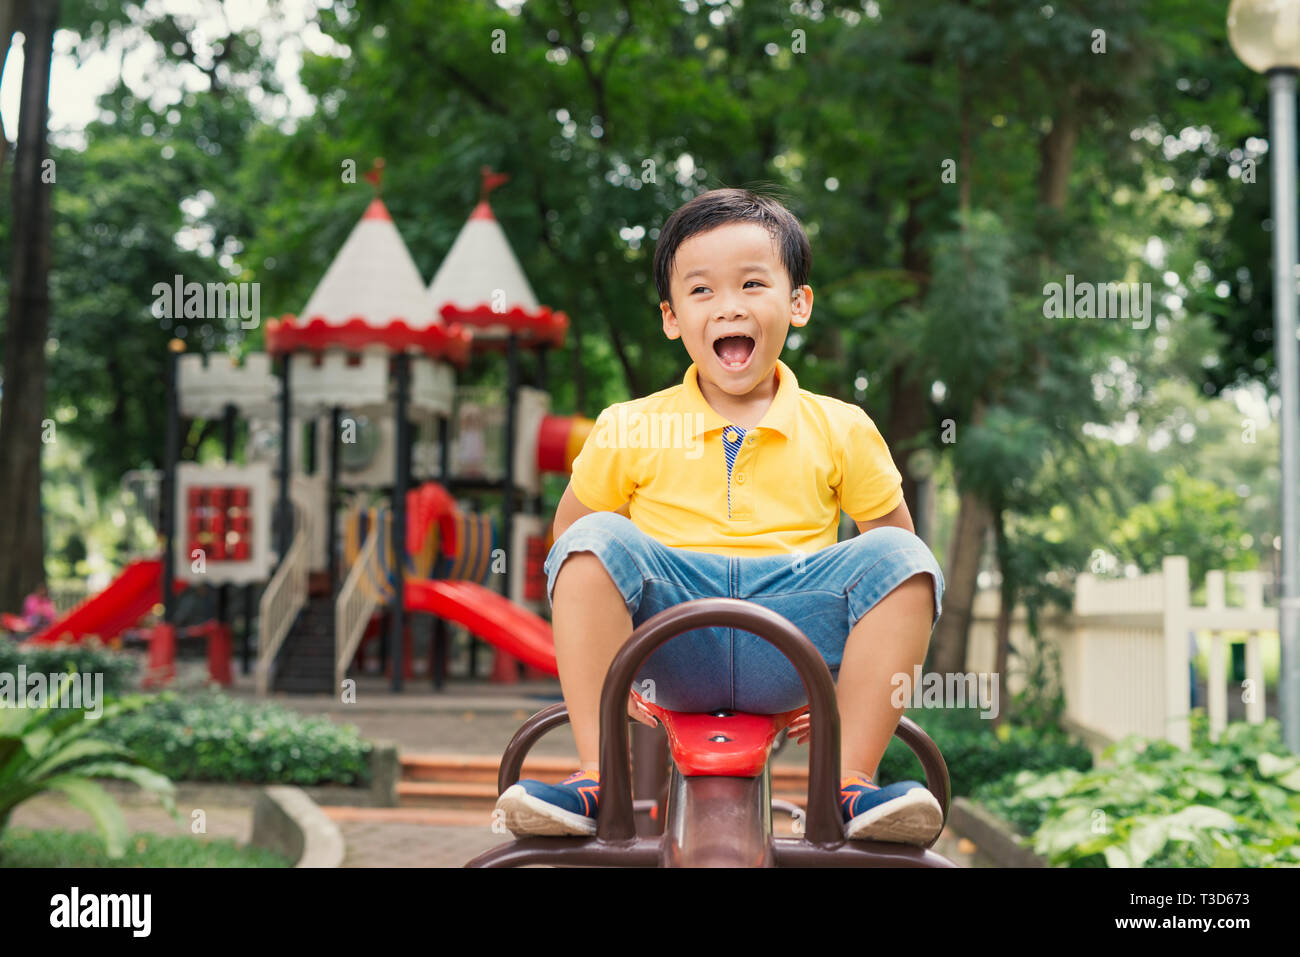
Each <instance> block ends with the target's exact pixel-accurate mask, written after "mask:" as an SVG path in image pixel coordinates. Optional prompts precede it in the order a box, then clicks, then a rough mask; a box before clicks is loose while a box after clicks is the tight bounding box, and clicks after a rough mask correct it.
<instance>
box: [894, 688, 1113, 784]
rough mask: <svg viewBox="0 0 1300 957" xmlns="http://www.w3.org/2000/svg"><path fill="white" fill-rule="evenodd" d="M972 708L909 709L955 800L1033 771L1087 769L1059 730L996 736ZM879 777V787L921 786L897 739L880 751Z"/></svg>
mask: <svg viewBox="0 0 1300 957" xmlns="http://www.w3.org/2000/svg"><path fill="white" fill-rule="evenodd" d="M979 715H980V712H979V711H978V709H975V708H938V709H930V708H925V709H909V710H908V712H907V717H909V718H911V719H912V720H913V721H915V722H916V723H917V724H918V725H919V726H920V727H921V730H922V731H924V732H925V733H926V734H928V735H929V736H930V737H931V738H932V739H933V740H934V743H935V744H937V745H938V746H939V751H940V752H941V753H942V754H943V758H944V761H945V763H947V765H948V776H949V778H950V779H951V781H952V793H953V796H954V797H957V796H963V795H969V794H971V793H973V792H974V791H975V790H976V789H977V788H979V787H980V786H981V785H984V784H987V783H989V782H992V781H997V780H999V779H1001V778H1003V777H1004V776H1006V775H1008V774H1012V773H1014V772H1017V771H1021V770H1024V769H1026V768H1035V769H1040V770H1048V769H1053V768H1061V767H1068V768H1075V769H1080V770H1084V769H1087V768H1089V767H1091V766H1092V756H1091V754H1090V753H1089V752H1088V749H1087V748H1084V747H1082V746H1080V745H1078V744H1075V743H1074V742H1072V741H1071V740H1070V739H1069V737H1068V736H1067V735H1065V734H1064V733H1063V732H1061V731H1059V730H1051V729H1038V728H1031V727H1028V726H1026V725H1013V724H1010V723H1004V724H1003V725H1001V726H1000V727H999V728H998V729H997V730H996V731H995V730H994V729H993V728H992V727H991V725H990V723H989V720H988V719H985V718H981V717H980V716H979ZM878 776H879V777H880V779H881V780H882V781H907V780H913V781H924V780H925V777H924V772H923V771H922V769H921V762H920V761H918V760H917V759H916V756H915V755H913V754H912V752H911V750H910V749H909V748H908V747H907V746H906V745H905V744H903V742H902V741H899V740H898V739H897V738H895V739H893V740H892V741H890V743H889V747H888V748H886V749H885V756H884V758H882V759H881V762H880V769H879V772H878Z"/></svg>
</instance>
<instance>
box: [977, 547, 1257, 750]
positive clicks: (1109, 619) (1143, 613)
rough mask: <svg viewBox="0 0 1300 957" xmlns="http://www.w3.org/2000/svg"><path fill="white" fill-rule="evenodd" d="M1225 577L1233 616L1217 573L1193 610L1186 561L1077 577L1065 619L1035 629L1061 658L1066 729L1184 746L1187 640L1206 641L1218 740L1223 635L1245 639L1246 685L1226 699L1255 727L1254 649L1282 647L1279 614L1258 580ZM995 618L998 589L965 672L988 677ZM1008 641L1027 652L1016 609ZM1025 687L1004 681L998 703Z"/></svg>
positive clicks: (981, 600) (987, 600) (982, 596)
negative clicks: (1236, 700) (1237, 697)
mask: <svg viewBox="0 0 1300 957" xmlns="http://www.w3.org/2000/svg"><path fill="white" fill-rule="evenodd" d="M1230 575H1231V578H1232V579H1233V580H1234V581H1235V582H1236V584H1237V586H1238V588H1239V590H1240V592H1241V594H1242V596H1243V599H1244V601H1243V604H1242V605H1241V606H1240V607H1229V606H1228V604H1227V600H1226V591H1227V589H1226V582H1227V579H1228V577H1229V574H1227V573H1224V572H1221V571H1212V572H1210V573H1209V574H1208V575H1207V576H1206V603H1205V605H1204V606H1194V605H1192V604H1191V591H1192V589H1191V583H1190V581H1189V579H1188V564H1187V559H1186V558H1184V557H1181V556H1173V557H1167V558H1165V560H1164V563H1163V567H1162V569H1161V571H1159V572H1156V573H1154V574H1150V575H1143V576H1140V577H1137V578H1125V579H1102V578H1096V577H1094V576H1092V575H1088V574H1084V575H1081V576H1079V579H1078V582H1077V584H1076V591H1075V602H1074V609H1073V613H1072V614H1070V615H1062V614H1059V613H1057V614H1055V615H1052V616H1047V617H1045V618H1044V619H1043V620H1042V621H1040V623H1039V625H1040V634H1041V636H1042V638H1043V639H1044V640H1045V641H1046V642H1047V643H1048V644H1050V645H1051V646H1052V647H1054V648H1055V649H1056V650H1057V652H1058V653H1059V656H1060V665H1061V679H1062V683H1063V686H1064V692H1065V703H1066V704H1065V709H1066V710H1065V716H1066V718H1067V719H1069V721H1070V723H1072V724H1074V725H1077V726H1078V727H1080V728H1082V729H1085V730H1087V731H1090V732H1092V733H1094V734H1096V735H1099V736H1100V737H1102V738H1106V739H1109V740H1112V741H1114V740H1118V739H1119V738H1122V737H1124V736H1126V735H1129V734H1137V735H1141V736H1143V737H1149V738H1164V739H1166V740H1168V741H1170V742H1172V743H1174V744H1177V745H1179V746H1180V747H1187V746H1188V745H1189V744H1190V741H1191V736H1190V726H1189V724H1188V721H1187V718H1188V714H1189V712H1190V710H1191V687H1190V674H1189V669H1188V663H1189V661H1190V657H1191V653H1190V651H1189V633H1191V632H1208V633H1209V635H1210V657H1209V660H1210V668H1209V674H1208V676H1207V682H1206V687H1207V699H1208V700H1207V702H1206V710H1207V713H1208V716H1209V719H1210V732H1211V734H1212V735H1214V736H1217V735H1218V734H1219V733H1220V732H1221V731H1222V730H1223V729H1224V727H1225V726H1226V725H1227V721H1228V694H1229V688H1228V675H1227V670H1226V666H1225V663H1224V660H1225V654H1224V647H1223V645H1224V634H1223V633H1224V632H1228V631H1232V632H1246V633H1247V635H1246V638H1245V644H1246V680H1245V682H1243V683H1242V685H1240V686H1239V687H1237V688H1235V689H1234V691H1233V693H1237V694H1241V695H1242V698H1243V701H1244V703H1245V715H1246V720H1247V721H1250V722H1252V723H1255V724H1259V723H1261V722H1263V720H1264V714H1265V712H1264V671H1263V665H1262V663H1261V658H1260V649H1261V644H1262V643H1263V642H1275V643H1276V642H1279V641H1280V638H1279V633H1278V625H1279V621H1278V610H1277V608H1275V607H1265V604H1264V578H1263V575H1262V573H1260V572H1232V573H1230ZM997 616H998V593H997V590H996V589H990V590H986V591H981V592H980V593H978V594H977V596H976V601H975V606H974V614H973V616H972V621H971V630H970V639H969V643H968V646H967V660H966V667H967V670H968V671H973V672H981V671H986V672H991V671H993V670H994V666H995V662H996V651H997V645H996V628H997ZM1011 641H1012V644H1013V645H1016V646H1017V647H1022V648H1023V647H1028V625H1027V622H1026V615H1025V611H1024V608H1023V607H1018V608H1017V609H1016V611H1015V614H1014V615H1013V616H1012V623H1011ZM1023 685H1024V676H1023V675H1021V674H1019V673H1017V672H1015V671H1013V673H1012V674H1011V675H1010V676H1004V678H1003V680H1002V694H1003V695H1004V696H1005V697H1006V698H1007V699H1008V700H1009V699H1010V697H1011V695H1013V694H1015V693H1016V692H1018V691H1020V690H1021V688H1022V687H1023Z"/></svg>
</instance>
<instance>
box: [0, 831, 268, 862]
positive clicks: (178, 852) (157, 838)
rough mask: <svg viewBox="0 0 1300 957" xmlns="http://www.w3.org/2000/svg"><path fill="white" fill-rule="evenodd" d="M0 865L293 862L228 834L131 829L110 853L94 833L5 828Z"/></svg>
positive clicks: (0, 843)
mask: <svg viewBox="0 0 1300 957" xmlns="http://www.w3.org/2000/svg"><path fill="white" fill-rule="evenodd" d="M0 867H293V862H291V861H288V860H286V859H285V858H283V857H281V856H280V855H279V854H276V853H274V852H272V851H268V850H266V849H265V848H261V847H252V846H249V847H241V846H240V845H238V844H237V843H235V842H234V841H232V840H231V839H229V838H216V839H213V840H199V839H198V838H195V837H184V836H181V837H177V836H164V835H158V834H133V835H131V839H130V841H129V842H128V844H127V847H126V852H125V853H124V854H123V855H122V856H121V857H110V856H109V855H108V853H107V851H106V848H105V846H104V842H103V840H102V839H101V838H99V837H97V836H96V835H94V834H84V833H80V832H77V831H30V830H25V829H23V828H10V829H9V830H8V831H6V832H5V834H4V836H3V837H0Z"/></svg>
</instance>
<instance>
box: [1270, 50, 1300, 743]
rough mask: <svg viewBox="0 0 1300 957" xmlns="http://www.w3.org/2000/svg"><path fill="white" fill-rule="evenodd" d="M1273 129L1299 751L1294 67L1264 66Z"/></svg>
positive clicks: (1285, 634)
mask: <svg viewBox="0 0 1300 957" xmlns="http://www.w3.org/2000/svg"><path fill="white" fill-rule="evenodd" d="M1268 101H1269V113H1270V117H1271V126H1272V130H1271V133H1270V135H1269V141H1270V142H1269V154H1270V155H1271V156H1273V157H1275V160H1274V165H1273V169H1272V174H1273V175H1272V179H1273V309H1274V317H1275V318H1274V323H1275V327H1276V334H1275V335H1274V338H1273V341H1274V345H1275V353H1276V362H1277V371H1278V381H1279V388H1280V392H1281V397H1282V414H1281V417H1280V420H1279V426H1280V428H1281V430H1282V589H1281V600H1280V602H1279V618H1280V627H1281V639H1282V662H1281V669H1280V673H1279V676H1278V677H1279V680H1278V698H1279V704H1280V705H1281V716H1282V734H1283V740H1284V741H1285V742H1286V746H1287V747H1288V748H1289V749H1290V750H1291V751H1292V752H1293V753H1300V513H1298V511H1297V509H1298V508H1300V500H1298V499H1300V491H1298V490H1300V421H1298V419H1300V368H1297V366H1298V365H1300V352H1298V347H1297V344H1296V263H1297V261H1300V257H1298V256H1297V248H1296V245H1297V233H1296V71H1295V70H1293V69H1278V70H1270V71H1269V72H1268Z"/></svg>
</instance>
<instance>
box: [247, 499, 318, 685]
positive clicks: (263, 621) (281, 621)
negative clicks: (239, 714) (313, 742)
mask: <svg viewBox="0 0 1300 957" xmlns="http://www.w3.org/2000/svg"><path fill="white" fill-rule="evenodd" d="M293 513H294V525H295V532H294V536H293V543H292V544H291V545H290V546H289V551H288V553H287V554H286V555H285V559H284V561H283V562H281V563H280V567H279V568H277V569H276V571H275V574H274V575H272V576H271V580H270V581H269V582H268V583H267V585H266V590H265V591H264V592H262V600H261V602H260V603H259V604H258V640H257V693H258V694H259V695H265V694H266V693H267V691H268V690H270V682H271V665H272V663H273V662H274V661H275V656H276V653H277V652H279V650H280V646H281V645H282V644H284V639H285V638H286V637H288V634H289V629H291V628H292V627H293V623H294V620H295V619H296V618H297V617H298V612H300V611H301V610H302V607H303V605H305V604H306V603H307V572H308V570H309V567H310V565H311V549H310V544H311V529H310V528H309V527H308V526H309V521H308V517H307V515H308V513H307V510H306V509H305V508H303V507H302V504H301V503H299V502H297V501H295V502H294V503H293Z"/></svg>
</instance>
